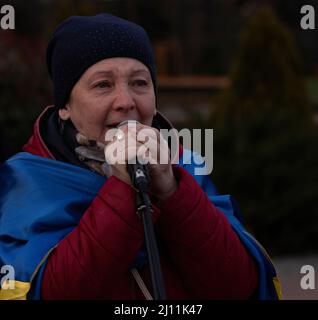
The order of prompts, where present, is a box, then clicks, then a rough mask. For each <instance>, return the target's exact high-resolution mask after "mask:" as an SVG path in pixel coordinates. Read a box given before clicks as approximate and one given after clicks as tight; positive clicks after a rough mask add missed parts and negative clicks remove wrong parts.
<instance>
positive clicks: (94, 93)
mask: <svg viewBox="0 0 318 320" xmlns="http://www.w3.org/2000/svg"><path fill="white" fill-rule="evenodd" d="M155 114H156V98H155V92H154V87H153V83H152V79H151V75H150V72H149V70H148V68H147V67H146V66H145V65H144V64H143V63H141V62H139V61H138V60H135V59H131V58H110V59H105V60H102V61H99V62H97V63H96V64H94V65H92V66H91V67H90V68H88V69H87V70H86V71H85V73H84V74H83V75H82V77H81V78H80V79H79V80H78V82H77V83H76V84H75V86H74V88H73V90H72V92H71V95H70V99H69V102H68V103H67V104H66V106H65V108H63V109H60V110H59V115H60V117H61V118H62V119H63V120H67V119H71V120H72V122H73V124H74V125H75V127H76V129H77V130H78V131H79V132H80V133H82V134H84V135H85V136H86V137H88V138H89V139H93V140H98V141H101V142H103V141H105V133H106V132H107V130H109V129H111V128H114V127H115V126H116V125H117V124H118V123H120V122H122V121H124V120H137V121H139V122H140V123H143V124H145V125H148V126H151V123H152V119H153V117H154V115H155Z"/></svg>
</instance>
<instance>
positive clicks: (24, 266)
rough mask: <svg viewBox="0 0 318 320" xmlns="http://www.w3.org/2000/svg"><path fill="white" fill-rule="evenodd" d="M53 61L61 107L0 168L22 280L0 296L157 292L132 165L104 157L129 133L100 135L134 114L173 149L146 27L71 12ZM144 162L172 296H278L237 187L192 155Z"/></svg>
mask: <svg viewBox="0 0 318 320" xmlns="http://www.w3.org/2000/svg"><path fill="white" fill-rule="evenodd" d="M47 64H48V69H49V72H50V75H51V77H52V80H53V84H54V100H55V101H54V106H51V107H48V108H47V109H45V111H44V112H43V113H42V114H41V115H40V117H39V119H38V120H37V121H36V124H35V127H34V134H33V136H32V137H31V138H30V140H29V141H28V143H27V144H26V145H25V147H24V151H25V152H24V153H21V154H18V155H16V156H15V157H13V158H12V159H10V160H9V161H8V162H6V164H4V165H3V166H2V168H1V176H0V177H1V178H0V179H1V182H2V185H4V188H3V191H2V193H1V199H2V201H1V204H0V208H1V232H0V243H1V245H0V257H1V262H2V263H3V264H10V265H13V267H14V268H15V273H16V274H15V281H14V284H15V289H14V290H1V296H2V298H16V299H22V298H30V299H145V298H146V299H151V295H152V285H151V281H150V272H149V264H148V261H147V255H146V254H145V249H144V233H143V229H142V225H141V222H140V220H139V218H138V216H137V214H136V205H135V196H136V193H135V190H134V188H133V187H132V186H131V180H130V177H129V174H128V173H127V167H126V165H125V164H118V163H112V164H109V163H108V164H106V161H105V156H104V151H105V155H106V158H107V157H108V156H110V152H108V150H110V149H109V148H110V147H114V146H119V144H120V141H128V137H131V135H132V132H131V130H130V128H129V127H128V124H124V125H121V126H120V128H119V129H120V130H121V136H119V135H116V136H115V137H114V139H113V140H111V141H105V135H107V132H109V131H110V130H113V129H114V128H117V126H118V125H119V124H120V123H122V122H123V121H126V120H135V121H138V125H137V128H136V130H137V133H138V132H139V131H140V130H142V129H145V128H148V129H150V128H151V129H152V132H154V134H152V135H150V137H149V139H152V142H153V143H154V145H155V146H159V147H158V148H159V149H160V148H161V147H162V148H163V149H162V150H163V152H164V153H169V149H168V147H167V145H163V146H162V145H161V147H160V144H159V141H160V132H159V130H160V129H162V128H165V129H169V128H171V125H170V123H169V122H168V121H167V120H165V119H164V118H163V117H162V116H161V115H160V113H159V112H158V111H157V110H156V72H155V63H154V57H153V53H152V49H151V45H150V41H149V39H148V36H147V34H146V32H145V31H144V30H143V29H142V28H141V27H140V26H138V25H136V24H134V23H132V22H129V21H126V20H123V19H120V18H118V17H115V16H112V15H109V14H99V15H97V16H93V17H78V16H76V17H70V18H69V19H67V20H66V21H64V22H63V23H62V24H61V25H60V26H59V27H58V28H57V30H56V31H55V32H54V34H53V37H52V39H51V41H50V43H49V46H48V50H47ZM134 139H135V141H134V143H135V144H136V146H137V147H140V146H142V144H143V143H144V142H143V141H136V140H137V138H136V135H135V138H134ZM157 142H158V143H157ZM105 145H106V147H105ZM104 147H105V148H104ZM129 148H130V145H129V143H128V144H127V143H126V145H125V146H124V147H123V148H122V149H121V151H122V152H123V153H124V154H127V153H128V149H129ZM155 148H156V147H155ZM104 149H105V150H104ZM160 150H161V149H160ZM162 150H161V151H162ZM181 152H183V156H184V155H185V154H186V153H189V151H187V150H183V151H181ZM154 154H155V150H154V149H151V148H150V156H152V155H154ZM154 157H155V156H154ZM156 159H157V158H156ZM156 159H155V160H156ZM148 167H149V176H150V181H151V185H150V189H149V194H150V197H151V200H152V209H153V213H152V217H153V222H154V228H155V232H156V237H157V241H158V246H159V254H160V263H161V268H162V273H163V278H164V284H165V288H166V296H167V298H168V299H249V298H255V297H258V298H262V299H270V298H274V299H275V298H277V293H276V291H275V288H274V285H273V281H272V278H273V277H274V276H275V271H274V269H273V268H272V265H271V264H270V262H269V260H268V259H267V258H266V257H265V255H264V254H263V251H262V250H261V249H260V247H259V246H258V245H257V244H256V243H255V241H254V240H253V239H252V238H251V237H250V236H249V235H248V234H247V233H246V232H245V231H244V229H243V227H242V226H241V224H240V222H239V221H238V220H237V219H236V218H235V216H234V215H235V207H234V205H233V203H232V202H231V200H230V197H228V196H218V195H217V194H216V193H215V190H214V188H213V185H212V183H211V182H210V181H209V178H208V177H207V176H204V177H197V176H194V175H193V165H183V166H182V165H172V164H171V163H167V164H156V162H154V163H153V164H150V165H149V166H148Z"/></svg>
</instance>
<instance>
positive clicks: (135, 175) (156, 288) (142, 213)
mask: <svg viewBox="0 0 318 320" xmlns="http://www.w3.org/2000/svg"><path fill="white" fill-rule="evenodd" d="M127 167H128V172H129V175H130V177H131V180H132V183H133V185H134V187H135V188H136V189H137V190H138V191H137V199H136V205H137V213H138V215H139V217H140V218H141V220H142V224H143V228H144V233H145V241H146V247H147V254H148V259H149V266H150V273H151V280H152V286H153V294H154V299H155V300H165V299H166V294H165V288H164V282H163V277H162V272H161V266H160V259H159V252H158V247H157V242H156V237H155V233H154V228H153V223H152V218H151V212H152V209H151V201H150V199H149V196H148V194H147V189H148V184H149V180H148V170H147V167H146V166H144V165H141V164H140V163H138V161H137V163H136V164H129V165H128V166H127Z"/></svg>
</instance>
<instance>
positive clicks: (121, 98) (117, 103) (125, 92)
mask: <svg viewBox="0 0 318 320" xmlns="http://www.w3.org/2000/svg"><path fill="white" fill-rule="evenodd" d="M135 107H136V103H135V100H134V99H133V96H132V93H131V92H130V90H129V88H127V87H120V88H118V89H117V90H116V93H115V100H114V102H113V109H114V110H116V111H123V112H127V111H130V110H133V109H135Z"/></svg>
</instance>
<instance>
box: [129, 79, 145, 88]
mask: <svg viewBox="0 0 318 320" xmlns="http://www.w3.org/2000/svg"><path fill="white" fill-rule="evenodd" d="M133 85H134V86H137V87H144V86H147V85H148V82H147V81H146V80H142V79H140V80H135V81H133Z"/></svg>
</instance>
